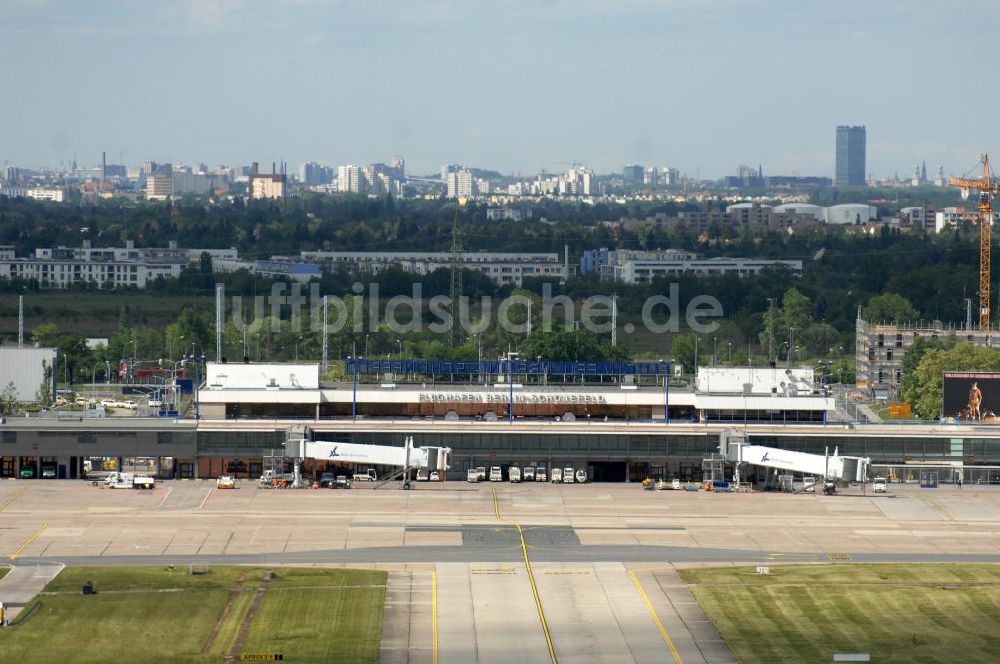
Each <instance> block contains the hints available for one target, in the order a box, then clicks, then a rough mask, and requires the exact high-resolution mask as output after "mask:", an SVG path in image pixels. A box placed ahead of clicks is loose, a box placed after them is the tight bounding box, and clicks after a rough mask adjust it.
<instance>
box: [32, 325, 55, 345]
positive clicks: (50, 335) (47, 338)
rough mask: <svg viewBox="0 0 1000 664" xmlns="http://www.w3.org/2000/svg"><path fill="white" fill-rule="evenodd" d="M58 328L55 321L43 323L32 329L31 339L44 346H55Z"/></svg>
mask: <svg viewBox="0 0 1000 664" xmlns="http://www.w3.org/2000/svg"><path fill="white" fill-rule="evenodd" d="M57 335H58V330H57V329H56V326H55V324H54V323H42V324H41V325H39V326H37V327H35V328H34V329H33V330H31V340H32V341H33V342H34V343H36V344H38V345H39V346H41V347H42V348H53V347H54V346H55V345H56V336H57Z"/></svg>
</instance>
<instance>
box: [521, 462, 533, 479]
mask: <svg viewBox="0 0 1000 664" xmlns="http://www.w3.org/2000/svg"><path fill="white" fill-rule="evenodd" d="M521 479H523V480H524V481H525V482H534V481H535V467H534V466H525V467H524V470H523V471H522V472H521Z"/></svg>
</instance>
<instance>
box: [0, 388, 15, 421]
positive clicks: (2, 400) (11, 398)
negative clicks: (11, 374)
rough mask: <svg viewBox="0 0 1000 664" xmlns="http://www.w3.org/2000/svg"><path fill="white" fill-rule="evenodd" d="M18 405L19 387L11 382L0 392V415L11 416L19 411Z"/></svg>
mask: <svg viewBox="0 0 1000 664" xmlns="http://www.w3.org/2000/svg"><path fill="white" fill-rule="evenodd" d="M17 404H18V398H17V387H15V386H14V381H10V382H9V383H7V384H6V385H5V386H4V388H3V390H0V415H10V414H11V413H13V412H14V411H15V410H17Z"/></svg>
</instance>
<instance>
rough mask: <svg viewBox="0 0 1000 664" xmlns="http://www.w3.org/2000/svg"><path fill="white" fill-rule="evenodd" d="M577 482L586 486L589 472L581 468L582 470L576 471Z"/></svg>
mask: <svg viewBox="0 0 1000 664" xmlns="http://www.w3.org/2000/svg"><path fill="white" fill-rule="evenodd" d="M576 481H577V482H579V483H580V484H586V483H587V471H586V470H584V469H583V468H581V469H580V470H578V471H576Z"/></svg>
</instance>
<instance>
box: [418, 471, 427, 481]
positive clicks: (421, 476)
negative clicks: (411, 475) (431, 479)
mask: <svg viewBox="0 0 1000 664" xmlns="http://www.w3.org/2000/svg"><path fill="white" fill-rule="evenodd" d="M427 477H428V475H427V469H426V468H420V469H418V470H417V481H418V482H426V481H427Z"/></svg>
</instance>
